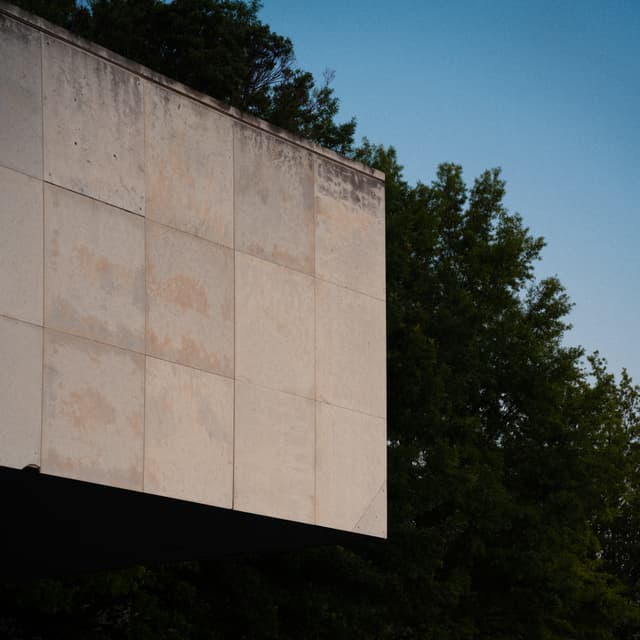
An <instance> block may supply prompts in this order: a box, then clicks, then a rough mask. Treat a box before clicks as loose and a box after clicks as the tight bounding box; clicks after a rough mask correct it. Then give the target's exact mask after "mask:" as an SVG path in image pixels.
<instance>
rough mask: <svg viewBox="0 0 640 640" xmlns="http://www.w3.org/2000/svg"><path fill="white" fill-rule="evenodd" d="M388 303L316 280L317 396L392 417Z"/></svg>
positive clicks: (322, 399) (328, 401) (329, 401)
mask: <svg viewBox="0 0 640 640" xmlns="http://www.w3.org/2000/svg"><path fill="white" fill-rule="evenodd" d="M385 324H386V323H385V303H384V302H383V301H382V300H377V299H374V298H370V297H369V296H365V295H363V294H361V293H357V292H355V291H351V290H350V289H344V288H343V287H338V286H336V285H333V284H329V283H327V282H322V281H321V280H317V281H316V327H317V328H316V331H317V341H316V375H317V378H316V385H317V399H318V400H320V401H322V402H327V403H329V404H333V405H337V406H339V407H345V408H347V409H354V410H355V411H361V412H363V413H368V414H370V415H373V416H378V417H380V418H384V417H386V408H387V400H386V373H385V372H386V334H385Z"/></svg>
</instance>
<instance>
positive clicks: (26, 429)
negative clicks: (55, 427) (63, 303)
mask: <svg viewBox="0 0 640 640" xmlns="http://www.w3.org/2000/svg"><path fill="white" fill-rule="evenodd" d="M0 362H1V363H2V366H0V399H2V417H1V419H0V465H3V466H5V467H15V468H17V469H22V468H23V467H26V466H27V465H28V464H37V465H39V464H40V438H41V435H42V420H41V407H42V328H41V327H34V326H33V325H31V324H26V323H24V322H19V321H17V320H10V319H8V318H3V317H0Z"/></svg>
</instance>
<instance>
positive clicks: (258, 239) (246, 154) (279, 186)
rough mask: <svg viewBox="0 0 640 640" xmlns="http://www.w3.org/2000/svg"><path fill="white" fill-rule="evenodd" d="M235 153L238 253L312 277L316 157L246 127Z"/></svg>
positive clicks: (239, 129)
mask: <svg viewBox="0 0 640 640" xmlns="http://www.w3.org/2000/svg"><path fill="white" fill-rule="evenodd" d="M234 154H235V155H234V162H235V180H236V186H235V247H236V249H239V250H240V251H245V252H247V253H250V254H252V255H254V256H258V257H259V258H264V259H265V260H269V261H271V262H277V263H278V264H281V265H284V266H285V267H291V268H292V269H296V270H298V271H304V272H305V273H309V274H312V275H313V272H314V186H313V185H314V175H313V155H312V154H311V153H309V152H308V151H305V150H304V149H300V148H299V147H296V146H294V145H292V144H290V143H288V142H284V141H283V140H279V139H278V138H276V137H274V136H271V135H268V134H266V133H263V132H261V131H257V130H255V129H252V128H250V127H246V126H242V125H236V127H235V152H234Z"/></svg>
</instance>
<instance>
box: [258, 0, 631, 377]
mask: <svg viewBox="0 0 640 640" xmlns="http://www.w3.org/2000/svg"><path fill="white" fill-rule="evenodd" d="M260 17H261V19H262V20H263V21H264V22H266V23H268V24H269V25H270V26H271V27H272V29H273V30H274V31H276V32H277V33H280V34H281V35H286V36H288V37H290V38H291V40H292V41H293V43H294V47H295V51H296V55H297V61H298V64H299V66H300V67H301V68H303V69H305V70H309V71H312V72H313V73H314V75H316V76H317V77H318V78H320V77H321V74H322V72H323V71H324V70H325V69H332V70H334V71H335V74H336V75H335V80H334V82H333V86H334V87H335V90H336V95H337V96H338V97H339V98H340V101H341V111H340V118H339V119H348V118H349V117H351V116H352V115H355V116H356V118H357V120H358V129H357V137H358V139H359V138H360V137H361V136H367V137H368V138H369V139H370V140H371V141H373V142H376V143H382V144H384V145H393V146H395V148H396V149H397V151H398V157H399V160H400V163H401V164H403V165H404V167H405V177H406V178H407V179H408V180H409V181H410V182H411V183H415V182H416V181H417V180H422V181H423V182H430V181H431V180H432V179H433V178H434V176H435V170H436V167H437V165H438V164H439V163H441V162H445V161H452V162H456V163H459V164H461V165H462V166H463V168H464V175H465V179H466V180H467V182H468V183H471V182H472V181H473V179H474V178H475V177H476V176H477V175H478V174H479V173H480V172H482V171H483V170H484V169H486V168H489V167H494V166H500V167H502V170H503V177H504V178H505V179H506V181H507V198H506V204H507V206H508V208H509V209H510V210H511V211H517V212H519V213H520V214H521V215H522V217H523V219H524V222H525V224H526V225H527V226H528V227H529V228H530V230H531V232H532V233H533V234H534V235H536V236H543V237H544V238H545V239H546V241H547V247H546V248H545V250H544V252H543V259H542V261H541V262H540V263H539V265H538V267H537V274H538V276H539V277H544V276H547V275H557V276H559V278H560V280H561V281H562V283H563V284H564V285H565V287H566V288H567V291H568V293H569V295H570V297H571V299H572V300H573V302H574V303H575V307H574V310H573V312H572V314H571V316H570V321H571V323H572V324H573V326H574V329H573V330H572V331H571V332H570V334H569V335H568V337H567V343H568V344H572V345H576V344H580V345H582V346H584V347H585V349H587V351H588V352H591V351H593V350H596V349H597V350H599V351H600V353H601V355H603V356H604V357H606V358H607V360H608V362H609V367H610V369H611V370H612V371H613V372H615V373H619V372H620V370H621V369H622V367H626V368H627V370H628V371H629V373H630V374H631V375H632V377H633V379H634V381H635V382H636V383H640V342H639V340H638V332H639V327H638V321H639V319H640V296H639V295H638V294H639V290H640V257H639V254H638V250H639V248H640V204H639V203H640V0H628V1H626V2H625V1H623V0H606V1H605V0H602V1H600V2H595V1H589V0H574V1H572V2H567V1H562V0H556V1H553V2H552V1H536V2H531V1H530V0H529V1H520V0H509V1H507V0H503V1H501V0H485V1H481V0H476V1H473V0H465V1H453V0H450V1H445V0H441V1H439V2H418V1H413V2H412V1H410V0H396V1H395V2H388V1H385V2H382V1H378V0H371V1H368V2H364V1H360V0H351V1H349V0H342V1H341V2H338V1H336V0H322V1H319V2H301V1H294V0H264V7H263V9H262V10H261V12H260Z"/></svg>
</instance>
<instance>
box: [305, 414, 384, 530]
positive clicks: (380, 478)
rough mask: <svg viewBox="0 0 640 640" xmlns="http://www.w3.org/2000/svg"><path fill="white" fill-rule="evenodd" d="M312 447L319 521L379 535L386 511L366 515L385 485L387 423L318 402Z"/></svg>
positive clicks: (339, 527)
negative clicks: (314, 445) (314, 438)
mask: <svg viewBox="0 0 640 640" xmlns="http://www.w3.org/2000/svg"><path fill="white" fill-rule="evenodd" d="M316 448H317V449H316V465H317V467H316V492H317V495H316V515H317V518H318V522H322V524H324V525H326V526H329V527H334V528H336V529H347V530H349V531H352V530H354V529H355V528H356V526H357V525H359V526H360V529H359V531H360V532H361V533H367V534H369V535H375V536H380V537H384V536H385V535H386V512H381V509H380V505H378V504H376V505H375V506H374V508H373V511H372V513H371V514H370V513H369V511H370V510H371V507H372V504H373V503H374V502H375V501H376V498H377V496H378V494H379V493H380V492H381V491H383V490H384V488H385V484H386V482H385V481H386V471H385V470H386V456H387V451H386V449H387V447H386V421H385V420H384V419H383V418H374V417H372V416H368V415H365V414H363V413H357V412H355V411H351V410H349V409H342V408H340V407H334V406H331V405H328V404H324V403H322V402H318V403H317V405H316ZM347 487H348V490H346V489H347ZM384 504H385V506H386V501H385V503H384ZM365 519H366V522H365V521H364V520H365Z"/></svg>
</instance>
